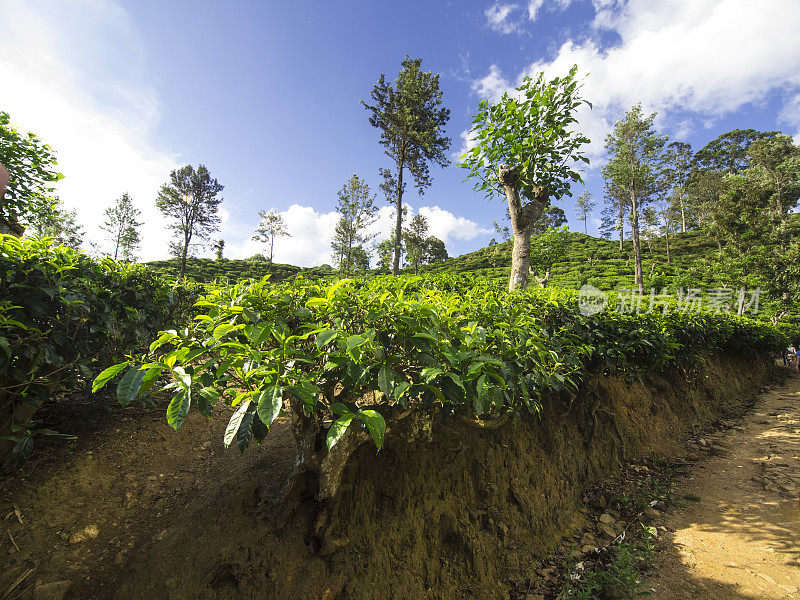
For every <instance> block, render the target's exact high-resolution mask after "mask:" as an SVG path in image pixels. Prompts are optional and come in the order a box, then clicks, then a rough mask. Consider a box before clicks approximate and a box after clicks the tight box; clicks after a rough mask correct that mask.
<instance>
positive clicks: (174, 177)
mask: <svg viewBox="0 0 800 600" xmlns="http://www.w3.org/2000/svg"><path fill="white" fill-rule="evenodd" d="M224 188H225V186H223V185H222V184H220V183H219V182H218V181H217V180H216V179H213V178H212V177H211V174H210V173H209V172H208V169H207V168H206V167H205V165H200V166H199V167H198V168H197V169H196V170H195V168H194V167H193V166H191V165H187V166H185V167H182V168H180V169H175V170H174V171H172V173H170V176H169V181H168V182H167V183H165V184H164V185H163V186H161V190H160V191H159V192H158V199H157V200H156V206H157V207H158V209H159V210H160V211H161V213H162V214H163V215H164V216H165V217H166V218H167V219H168V224H167V227H169V228H170V229H172V230H173V231H174V232H175V240H174V241H173V242H172V244H171V249H172V251H173V254H175V255H176V256H177V257H178V258H179V259H180V261H181V270H180V274H179V276H178V277H179V278H183V275H184V273H185V272H186V257H187V256H188V253H189V248H190V246H191V244H192V240H193V239H195V240H196V239H199V240H201V241H206V240H208V239H209V238H210V237H211V234H212V233H214V232H215V231H217V230H218V229H219V215H218V210H219V205H220V203H221V202H222V198H220V197H219V194H220V192H222V190H223V189H224Z"/></svg>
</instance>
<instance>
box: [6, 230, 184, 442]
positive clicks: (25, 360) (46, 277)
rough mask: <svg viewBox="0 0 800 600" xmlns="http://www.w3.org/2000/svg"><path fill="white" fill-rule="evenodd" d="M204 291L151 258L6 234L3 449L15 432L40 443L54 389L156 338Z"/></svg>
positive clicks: (76, 384)
mask: <svg viewBox="0 0 800 600" xmlns="http://www.w3.org/2000/svg"><path fill="white" fill-rule="evenodd" d="M196 299H197V295H196V292H195V289H194V288H193V287H188V286H180V287H176V286H175V285H174V284H172V283H169V282H168V281H166V280H165V279H163V278H161V277H159V276H157V275H155V274H154V273H153V272H151V271H150V270H149V269H147V268H145V267H142V266H138V265H132V264H128V263H118V262H114V261H113V260H111V259H105V260H100V261H97V260H93V259H91V258H89V257H87V256H86V255H85V254H83V253H81V252H79V251H76V250H73V249H71V248H68V247H66V246H58V245H55V244H54V243H53V240H50V239H42V240H37V239H32V238H22V239H18V238H16V237H12V236H0V428H2V429H0V434H2V435H3V436H4V437H5V439H4V445H3V447H0V457H2V454H3V453H4V452H3V451H4V450H5V452H7V451H8V447H9V444H8V442H10V441H13V443H14V444H16V447H17V451H18V452H22V451H24V453H28V452H29V451H30V444H31V443H32V440H31V439H30V436H28V435H27V434H26V433H25V431H26V430H25V427H26V424H27V422H28V421H29V419H30V417H31V416H32V415H33V413H34V412H35V410H36V409H37V408H39V407H40V406H41V405H42V403H44V402H45V401H46V400H47V399H48V398H49V397H50V395H51V394H52V393H53V392H54V391H57V390H59V389H62V388H64V387H69V388H71V389H76V388H77V389H80V387H81V386H82V385H85V382H88V381H90V380H91V376H92V374H93V373H97V372H98V371H99V370H100V369H103V368H104V367H106V366H108V365H109V364H112V363H116V362H118V361H119V360H121V359H123V358H124V357H125V355H126V354H127V353H130V352H132V351H133V352H136V351H140V349H144V348H146V347H147V345H148V343H149V341H150V339H151V338H152V336H153V335H154V334H155V333H156V332H158V331H159V330H161V329H164V328H165V327H167V326H170V325H171V324H173V323H176V322H181V321H183V320H186V318H187V315H188V310H189V309H190V308H191V307H192V305H193V304H194V302H195V300H196ZM12 429H13V431H12Z"/></svg>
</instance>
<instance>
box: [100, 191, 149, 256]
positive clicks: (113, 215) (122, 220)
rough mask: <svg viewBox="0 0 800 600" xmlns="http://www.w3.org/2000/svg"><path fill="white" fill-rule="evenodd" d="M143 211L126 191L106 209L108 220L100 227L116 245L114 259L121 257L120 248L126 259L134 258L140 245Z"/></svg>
mask: <svg viewBox="0 0 800 600" xmlns="http://www.w3.org/2000/svg"><path fill="white" fill-rule="evenodd" d="M141 214H142V211H140V210H139V209H138V208H136V207H135V206H134V205H133V201H132V200H131V197H130V195H129V194H128V193H127V192H126V193H124V194H122V196H121V197H120V198H118V199H117V201H116V202H115V203H114V206H109V207H108V208H107V209H106V211H105V215H106V220H105V221H104V222H103V224H102V225H100V229H102V230H103V231H105V232H106V233H107V234H108V239H109V241H110V242H111V244H112V245H113V246H114V260H117V258H118V257H119V252H120V250H121V251H122V257H123V258H124V259H125V260H132V259H133V258H134V253H135V251H136V249H137V248H138V247H139V244H140V243H141V240H140V238H139V231H138V230H137V228H138V227H141V225H142V224H141V223H140V222H139V217H140V216H141Z"/></svg>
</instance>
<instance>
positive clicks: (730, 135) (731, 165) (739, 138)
mask: <svg viewBox="0 0 800 600" xmlns="http://www.w3.org/2000/svg"><path fill="white" fill-rule="evenodd" d="M778 135H780V132H778V131H757V130H755V129H734V130H733V131H728V132H727V133H723V134H722V135H720V136H719V137H718V138H716V139H714V140H712V141H710V142H709V143H708V144H706V145H705V146H703V147H702V148H701V149H700V150H698V151H697V154H695V156H694V163H695V168H697V169H699V170H702V171H717V172H721V173H728V174H731V175H738V174H739V173H741V172H743V171H746V170H747V169H749V168H750V167H751V166H752V165H751V164H750V157H749V156H748V154H747V150H748V148H750V145H751V144H752V143H753V142H756V141H758V140H763V139H769V138H774V137H776V136H778Z"/></svg>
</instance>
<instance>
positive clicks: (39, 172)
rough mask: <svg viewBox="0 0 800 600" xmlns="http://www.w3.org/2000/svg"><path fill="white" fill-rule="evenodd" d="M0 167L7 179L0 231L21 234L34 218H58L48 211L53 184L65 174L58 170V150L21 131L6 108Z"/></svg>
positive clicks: (0, 116)
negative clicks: (54, 150) (15, 125)
mask: <svg viewBox="0 0 800 600" xmlns="http://www.w3.org/2000/svg"><path fill="white" fill-rule="evenodd" d="M0 169H2V170H0V180H5V185H0V233H11V234H13V235H22V234H23V233H24V231H25V228H24V226H25V225H30V224H31V221H32V220H34V219H37V218H39V219H42V218H45V219H47V218H50V217H52V218H53V219H57V218H58V215H55V214H53V215H49V216H48V215H47V214H45V213H48V212H50V211H53V210H54V207H55V202H54V201H53V189H54V188H53V184H54V183H55V182H57V181H59V180H60V179H62V178H63V177H64V176H63V175H62V174H61V173H59V172H58V171H57V170H56V155H55V153H54V152H53V150H52V148H50V146H48V145H47V144H45V143H43V142H42V141H41V140H40V139H39V138H38V137H37V136H36V134H34V133H27V134H22V133H20V132H19V131H18V130H17V129H16V128H15V127H14V126H13V125H12V124H11V117H10V116H9V115H8V113H7V112H3V111H0ZM2 171H5V174H3V172H2ZM0 183H2V182H1V181H0ZM1 188H5V189H4V191H3V190H2V189H1Z"/></svg>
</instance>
